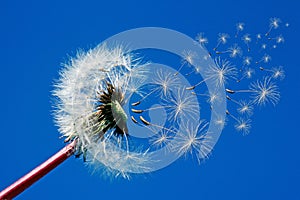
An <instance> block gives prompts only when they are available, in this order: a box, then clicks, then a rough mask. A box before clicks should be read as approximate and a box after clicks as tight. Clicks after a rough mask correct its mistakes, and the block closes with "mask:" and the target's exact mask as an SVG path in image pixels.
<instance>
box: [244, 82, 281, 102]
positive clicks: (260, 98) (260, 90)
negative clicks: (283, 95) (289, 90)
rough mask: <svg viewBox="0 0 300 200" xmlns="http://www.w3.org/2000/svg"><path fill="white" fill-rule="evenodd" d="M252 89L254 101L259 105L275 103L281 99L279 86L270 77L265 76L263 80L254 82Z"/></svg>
mask: <svg viewBox="0 0 300 200" xmlns="http://www.w3.org/2000/svg"><path fill="white" fill-rule="evenodd" d="M250 90H251V91H253V93H252V98H253V103H256V104H258V105H265V104H266V103H268V102H270V103H272V104H273V105H275V104H277V103H278V101H279V99H280V93H279V90H278V87H277V85H276V84H275V83H274V82H272V80H271V78H270V77H265V78H264V79H263V81H257V82H255V83H252V84H251V85H250Z"/></svg>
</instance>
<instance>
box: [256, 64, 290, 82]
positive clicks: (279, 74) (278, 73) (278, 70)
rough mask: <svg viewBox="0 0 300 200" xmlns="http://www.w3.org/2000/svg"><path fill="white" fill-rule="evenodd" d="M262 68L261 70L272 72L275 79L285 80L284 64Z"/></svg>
mask: <svg viewBox="0 0 300 200" xmlns="http://www.w3.org/2000/svg"><path fill="white" fill-rule="evenodd" d="M260 70H261V71H266V72H269V73H271V74H272V76H271V77H272V78H273V79H279V80H283V79H284V77H285V72H284V70H283V67H282V66H279V67H273V68H272V69H266V68H263V67H261V68H260Z"/></svg>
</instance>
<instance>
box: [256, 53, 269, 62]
mask: <svg viewBox="0 0 300 200" xmlns="http://www.w3.org/2000/svg"><path fill="white" fill-rule="evenodd" d="M270 61H271V56H270V55H268V54H265V55H264V56H263V57H262V58H261V59H260V60H259V61H257V62H256V64H258V63H261V62H264V63H268V62H270Z"/></svg>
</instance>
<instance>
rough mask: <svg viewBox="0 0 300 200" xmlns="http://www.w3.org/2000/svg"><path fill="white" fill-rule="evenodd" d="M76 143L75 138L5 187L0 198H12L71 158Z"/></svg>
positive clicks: (5, 199)
mask: <svg viewBox="0 0 300 200" xmlns="http://www.w3.org/2000/svg"><path fill="white" fill-rule="evenodd" d="M75 145H76V141H75V140H74V141H73V142H72V143H70V144H68V145H67V146H65V147H64V148H62V149H61V150H60V151H59V152H57V153H56V154H55V155H53V156H52V157H51V158H49V159H48V160H46V161H45V162H44V163H42V164H41V165H39V166H38V167H36V168H35V169H33V170H32V171H31V172H29V173H28V174H26V175H25V176H23V177H22V178H20V179H19V180H17V181H16V182H15V183H13V184H12V185H10V186H9V187H7V188H6V189H4V190H3V191H2V192H0V200H10V199H12V198H14V197H16V196H17V195H18V194H20V193H21V192H23V191H24V190H25V189H27V188H28V187H30V186H31V185H32V184H33V183H35V182H36V181H38V180H39V179H40V178H42V177H43V176H45V175H46V174H47V173H49V172H50V171H51V170H53V169H54V168H55V167H57V166H58V165H59V164H61V163H62V162H63V161H65V160H66V159H67V158H69V157H70V156H71V155H72V154H73V153H74V151H75Z"/></svg>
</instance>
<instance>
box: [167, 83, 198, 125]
mask: <svg viewBox="0 0 300 200" xmlns="http://www.w3.org/2000/svg"><path fill="white" fill-rule="evenodd" d="M163 105H164V106H165V108H166V109H167V111H168V113H169V116H168V118H169V120H170V121H178V120H180V121H181V120H191V119H196V116H197V115H198V113H199V107H198V104H197V101H195V97H193V96H192V94H191V93H189V92H187V91H186V90H185V89H183V88H182V89H178V90H177V92H176V93H174V94H173V93H172V94H171V95H170V96H169V97H168V98H167V99H164V102H163Z"/></svg>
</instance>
